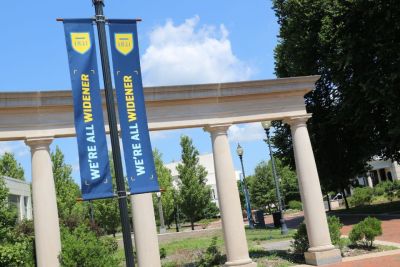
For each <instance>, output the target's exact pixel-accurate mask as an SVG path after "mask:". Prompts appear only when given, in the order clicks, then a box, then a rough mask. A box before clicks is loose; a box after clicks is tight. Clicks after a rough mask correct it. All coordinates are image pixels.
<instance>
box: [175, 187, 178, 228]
mask: <svg viewBox="0 0 400 267" xmlns="http://www.w3.org/2000/svg"><path fill="white" fill-rule="evenodd" d="M178 212H179V210H178V203H177V199H176V192H175V191H174V213H175V214H174V215H175V216H174V217H175V218H174V219H175V229H176V232H179V219H178Z"/></svg>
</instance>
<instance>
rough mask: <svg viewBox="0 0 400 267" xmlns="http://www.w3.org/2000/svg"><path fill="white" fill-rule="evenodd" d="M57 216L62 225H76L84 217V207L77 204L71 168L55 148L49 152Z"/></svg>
mask: <svg viewBox="0 0 400 267" xmlns="http://www.w3.org/2000/svg"><path fill="white" fill-rule="evenodd" d="M51 161H52V163H53V175H54V183H55V187H56V195H57V208H58V216H59V218H60V220H61V222H62V223H64V224H67V225H68V224H73V225H77V224H78V223H79V222H80V221H82V220H83V219H84V218H85V216H86V212H87V211H86V210H85V205H84V204H83V203H82V202H77V200H78V198H79V197H81V191H80V189H79V186H78V185H77V184H76V183H75V181H74V180H73V178H72V167H71V165H69V164H66V163H65V159H64V154H63V153H62V151H61V149H60V148H59V147H58V146H57V147H56V150H55V151H52V152H51Z"/></svg>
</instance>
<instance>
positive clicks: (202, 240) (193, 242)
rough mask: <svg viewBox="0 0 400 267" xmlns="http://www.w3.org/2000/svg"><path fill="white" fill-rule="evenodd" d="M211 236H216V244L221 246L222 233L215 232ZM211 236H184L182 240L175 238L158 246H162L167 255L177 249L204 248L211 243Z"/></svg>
mask: <svg viewBox="0 0 400 267" xmlns="http://www.w3.org/2000/svg"><path fill="white" fill-rule="evenodd" d="M213 236H218V240H217V246H218V247H222V246H223V241H222V235H221V234H215V235H213ZM213 236H206V237H196V238H185V239H182V240H175V241H171V242H168V243H164V244H162V245H160V248H164V249H165V251H166V252H167V255H171V254H174V253H176V252H178V251H179V250H203V249H204V250H205V249H206V248H207V247H208V246H209V245H210V243H211V239H212V237H213Z"/></svg>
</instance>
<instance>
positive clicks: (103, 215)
mask: <svg viewBox="0 0 400 267" xmlns="http://www.w3.org/2000/svg"><path fill="white" fill-rule="evenodd" d="M108 158H109V161H110V172H111V177H112V181H113V187H114V188H115V169H114V161H113V158H112V153H111V152H109V153H108ZM92 203H93V206H92V207H93V209H94V220H95V224H96V225H98V226H100V228H101V229H103V230H104V231H105V232H106V233H107V234H112V235H113V236H114V237H115V234H116V233H117V231H118V228H119V227H120V225H121V221H120V217H119V205H118V199H116V198H108V199H97V200H94V201H93V202H92ZM128 203H129V202H128ZM129 210H131V209H129Z"/></svg>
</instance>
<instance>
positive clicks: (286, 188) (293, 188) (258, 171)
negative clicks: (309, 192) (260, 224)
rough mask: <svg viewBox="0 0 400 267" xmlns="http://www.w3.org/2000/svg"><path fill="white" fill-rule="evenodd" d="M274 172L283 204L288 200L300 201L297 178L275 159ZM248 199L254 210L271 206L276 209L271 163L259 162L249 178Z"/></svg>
mask: <svg viewBox="0 0 400 267" xmlns="http://www.w3.org/2000/svg"><path fill="white" fill-rule="evenodd" d="M275 164H276V171H277V175H278V177H277V178H278V179H279V186H280V187H279V188H280V192H281V196H282V197H283V200H284V202H285V203H287V202H289V201H290V200H298V199H300V194H299V189H298V183H297V176H296V173H295V172H293V171H292V170H291V169H290V168H289V166H286V165H283V163H282V162H281V161H280V160H279V159H275ZM249 177H250V178H251V179H250V180H249V181H248V184H249V185H250V199H251V203H252V205H253V206H254V207H255V208H260V209H263V208H265V207H266V206H268V207H270V206H271V205H272V204H273V205H275V206H276V207H277V199H276V189H275V182H274V180H273V176H272V162H271V161H268V163H266V162H265V161H263V162H260V163H259V164H258V165H257V166H256V168H255V170H254V177H252V176H249Z"/></svg>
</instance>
